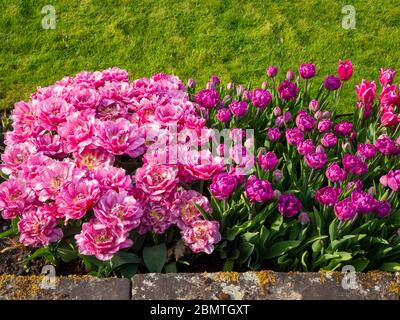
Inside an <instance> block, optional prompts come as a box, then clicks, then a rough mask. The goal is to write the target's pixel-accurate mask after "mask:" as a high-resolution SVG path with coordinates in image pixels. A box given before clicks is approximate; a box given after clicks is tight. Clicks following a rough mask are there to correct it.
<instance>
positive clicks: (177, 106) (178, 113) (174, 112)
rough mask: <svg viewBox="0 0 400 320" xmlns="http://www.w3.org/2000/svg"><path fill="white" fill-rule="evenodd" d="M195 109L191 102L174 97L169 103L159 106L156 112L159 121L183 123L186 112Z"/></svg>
mask: <svg viewBox="0 0 400 320" xmlns="http://www.w3.org/2000/svg"><path fill="white" fill-rule="evenodd" d="M193 111H194V107H193V105H192V103H191V102H189V101H181V100H178V99H173V100H171V101H170V102H169V103H167V104H164V105H159V106H157V107H156V109H155V112H154V114H155V116H156V119H157V121H160V122H161V123H163V124H174V123H182V122H183V121H184V120H185V114H187V113H190V112H193Z"/></svg>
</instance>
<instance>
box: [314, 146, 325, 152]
mask: <svg viewBox="0 0 400 320" xmlns="http://www.w3.org/2000/svg"><path fill="white" fill-rule="evenodd" d="M315 152H316V153H325V148H324V147H323V146H321V145H318V146H317V147H316V148H315Z"/></svg>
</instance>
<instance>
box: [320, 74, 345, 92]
mask: <svg viewBox="0 0 400 320" xmlns="http://www.w3.org/2000/svg"><path fill="white" fill-rule="evenodd" d="M341 85H342V83H341V82H340V79H339V78H338V77H335V76H332V75H329V76H327V77H326V78H325V81H324V87H325V89H326V90H329V91H335V90H337V89H339V88H340V86H341Z"/></svg>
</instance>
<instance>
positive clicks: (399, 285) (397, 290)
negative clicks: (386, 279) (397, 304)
mask: <svg viewBox="0 0 400 320" xmlns="http://www.w3.org/2000/svg"><path fill="white" fill-rule="evenodd" d="M388 291H389V292H390V293H394V294H396V295H397V297H399V298H400V282H398V281H392V282H391V283H389V286H388Z"/></svg>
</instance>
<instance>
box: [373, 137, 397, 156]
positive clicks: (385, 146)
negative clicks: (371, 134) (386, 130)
mask: <svg viewBox="0 0 400 320" xmlns="http://www.w3.org/2000/svg"><path fill="white" fill-rule="evenodd" d="M375 147H376V148H377V149H378V150H379V152H380V153H382V154H384V155H398V154H400V146H399V144H397V143H396V142H395V141H393V140H392V139H390V138H389V137H388V136H387V135H385V134H382V135H380V136H379V137H378V139H377V140H376V141H375Z"/></svg>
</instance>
